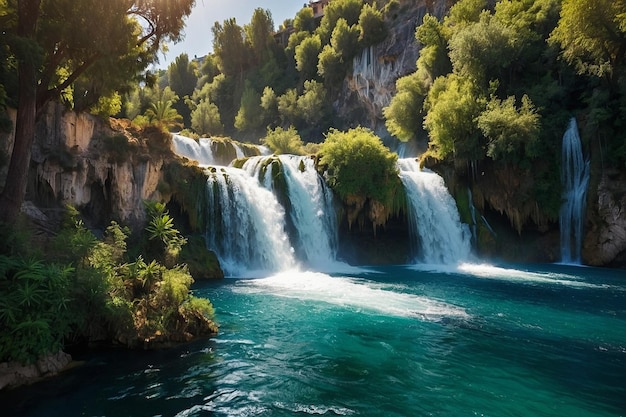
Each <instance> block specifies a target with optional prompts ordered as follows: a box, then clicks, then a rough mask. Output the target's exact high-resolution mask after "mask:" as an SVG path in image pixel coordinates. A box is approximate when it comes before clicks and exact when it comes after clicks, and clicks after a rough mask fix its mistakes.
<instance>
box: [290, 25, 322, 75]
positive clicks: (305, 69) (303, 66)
mask: <svg viewBox="0 0 626 417" xmlns="http://www.w3.org/2000/svg"><path fill="white" fill-rule="evenodd" d="M321 50H322V41H321V40H320V37H319V36H318V35H313V36H307V37H306V38H304V39H303V40H302V42H300V44H299V45H298V46H296V49H295V58H296V69H297V70H298V71H299V72H300V74H301V78H302V79H303V80H310V79H313V78H314V77H315V76H316V75H317V62H318V56H319V53H320V51H321Z"/></svg>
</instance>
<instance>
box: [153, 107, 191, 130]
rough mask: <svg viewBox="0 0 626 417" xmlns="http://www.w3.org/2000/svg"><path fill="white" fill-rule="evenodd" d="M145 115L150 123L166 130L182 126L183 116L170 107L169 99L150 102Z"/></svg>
mask: <svg viewBox="0 0 626 417" xmlns="http://www.w3.org/2000/svg"><path fill="white" fill-rule="evenodd" d="M145 117H146V118H147V120H148V122H149V123H150V124H152V125H154V126H157V127H158V128H160V129H163V130H166V131H170V130H172V129H174V128H177V127H178V128H180V127H183V122H182V121H183V117H182V116H181V115H180V114H178V112H177V111H176V109H174V108H173V107H172V102H171V101H170V100H168V101H162V100H158V101H157V102H156V103H151V104H150V108H148V110H146V113H145Z"/></svg>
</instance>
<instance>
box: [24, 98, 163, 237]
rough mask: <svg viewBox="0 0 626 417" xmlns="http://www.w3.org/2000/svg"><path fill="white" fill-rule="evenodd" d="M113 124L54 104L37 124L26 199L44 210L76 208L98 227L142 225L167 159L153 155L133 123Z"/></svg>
mask: <svg viewBox="0 0 626 417" xmlns="http://www.w3.org/2000/svg"><path fill="white" fill-rule="evenodd" d="M109 123H110V124H109ZM109 123H107V122H105V121H103V120H101V119H99V118H97V117H95V116H92V115H89V114H86V113H75V112H71V111H66V110H64V109H63V107H62V106H61V105H59V104H51V105H50V106H49V107H48V108H47V109H46V112H45V114H44V116H43V117H42V119H41V120H40V122H39V123H38V125H37V130H36V137H35V144H34V146H33V154H32V162H31V170H30V175H29V186H28V191H27V196H26V199H27V200H32V201H34V202H35V203H36V205H37V206H39V207H42V208H43V209H44V211H45V209H46V208H52V207H57V206H58V203H61V204H64V205H65V204H69V205H72V206H74V207H76V208H78V209H79V210H85V211H87V212H88V213H89V216H90V217H91V218H92V220H93V221H94V222H95V223H96V225H106V224H108V222H109V221H110V220H117V221H120V222H123V223H125V224H130V225H131V226H132V225H138V224H140V223H141V222H142V221H143V219H144V216H145V214H144V208H143V204H142V202H143V201H144V200H146V199H155V198H158V191H157V186H158V184H159V180H160V178H161V167H162V165H163V159H162V158H160V157H158V153H157V154H156V157H155V153H154V152H150V156H148V151H147V146H148V138H142V137H140V136H138V135H137V134H136V133H137V132H131V129H132V128H131V127H130V124H124V122H121V121H117V120H114V119H111V120H110V122H109ZM131 150H132V151H131ZM142 150H143V151H142Z"/></svg>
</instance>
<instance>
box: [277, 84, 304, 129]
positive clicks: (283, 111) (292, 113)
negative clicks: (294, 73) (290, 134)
mask: <svg viewBox="0 0 626 417" xmlns="http://www.w3.org/2000/svg"><path fill="white" fill-rule="evenodd" d="M277 101H278V114H279V115H280V120H281V121H282V124H283V126H289V125H293V124H296V122H297V121H298V119H299V112H298V92H297V91H296V89H295V88H291V89H289V90H287V91H285V94H283V95H281V96H279V97H278V100H277Z"/></svg>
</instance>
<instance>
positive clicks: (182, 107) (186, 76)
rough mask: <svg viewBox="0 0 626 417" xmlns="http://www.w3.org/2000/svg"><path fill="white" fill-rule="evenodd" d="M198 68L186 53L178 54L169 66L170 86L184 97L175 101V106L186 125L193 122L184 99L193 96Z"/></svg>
mask: <svg viewBox="0 0 626 417" xmlns="http://www.w3.org/2000/svg"><path fill="white" fill-rule="evenodd" d="M196 70H197V68H196V64H195V63H193V62H189V57H188V56H187V54H184V53H183V54H180V55H179V56H177V57H176V59H175V60H174V62H172V63H171V64H170V65H169V67H168V68H167V78H168V81H169V87H170V88H171V89H172V90H173V91H174V92H175V93H176V95H178V96H179V97H181V98H182V100H178V101H175V102H173V107H174V108H175V109H176V111H177V112H178V113H179V114H180V115H181V116H182V117H183V123H184V125H186V126H189V124H190V123H191V116H190V111H189V107H188V106H187V105H186V104H185V101H184V100H185V97H191V95H192V94H193V91H194V90H195V88H196V84H197V83H198V77H197V76H196Z"/></svg>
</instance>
